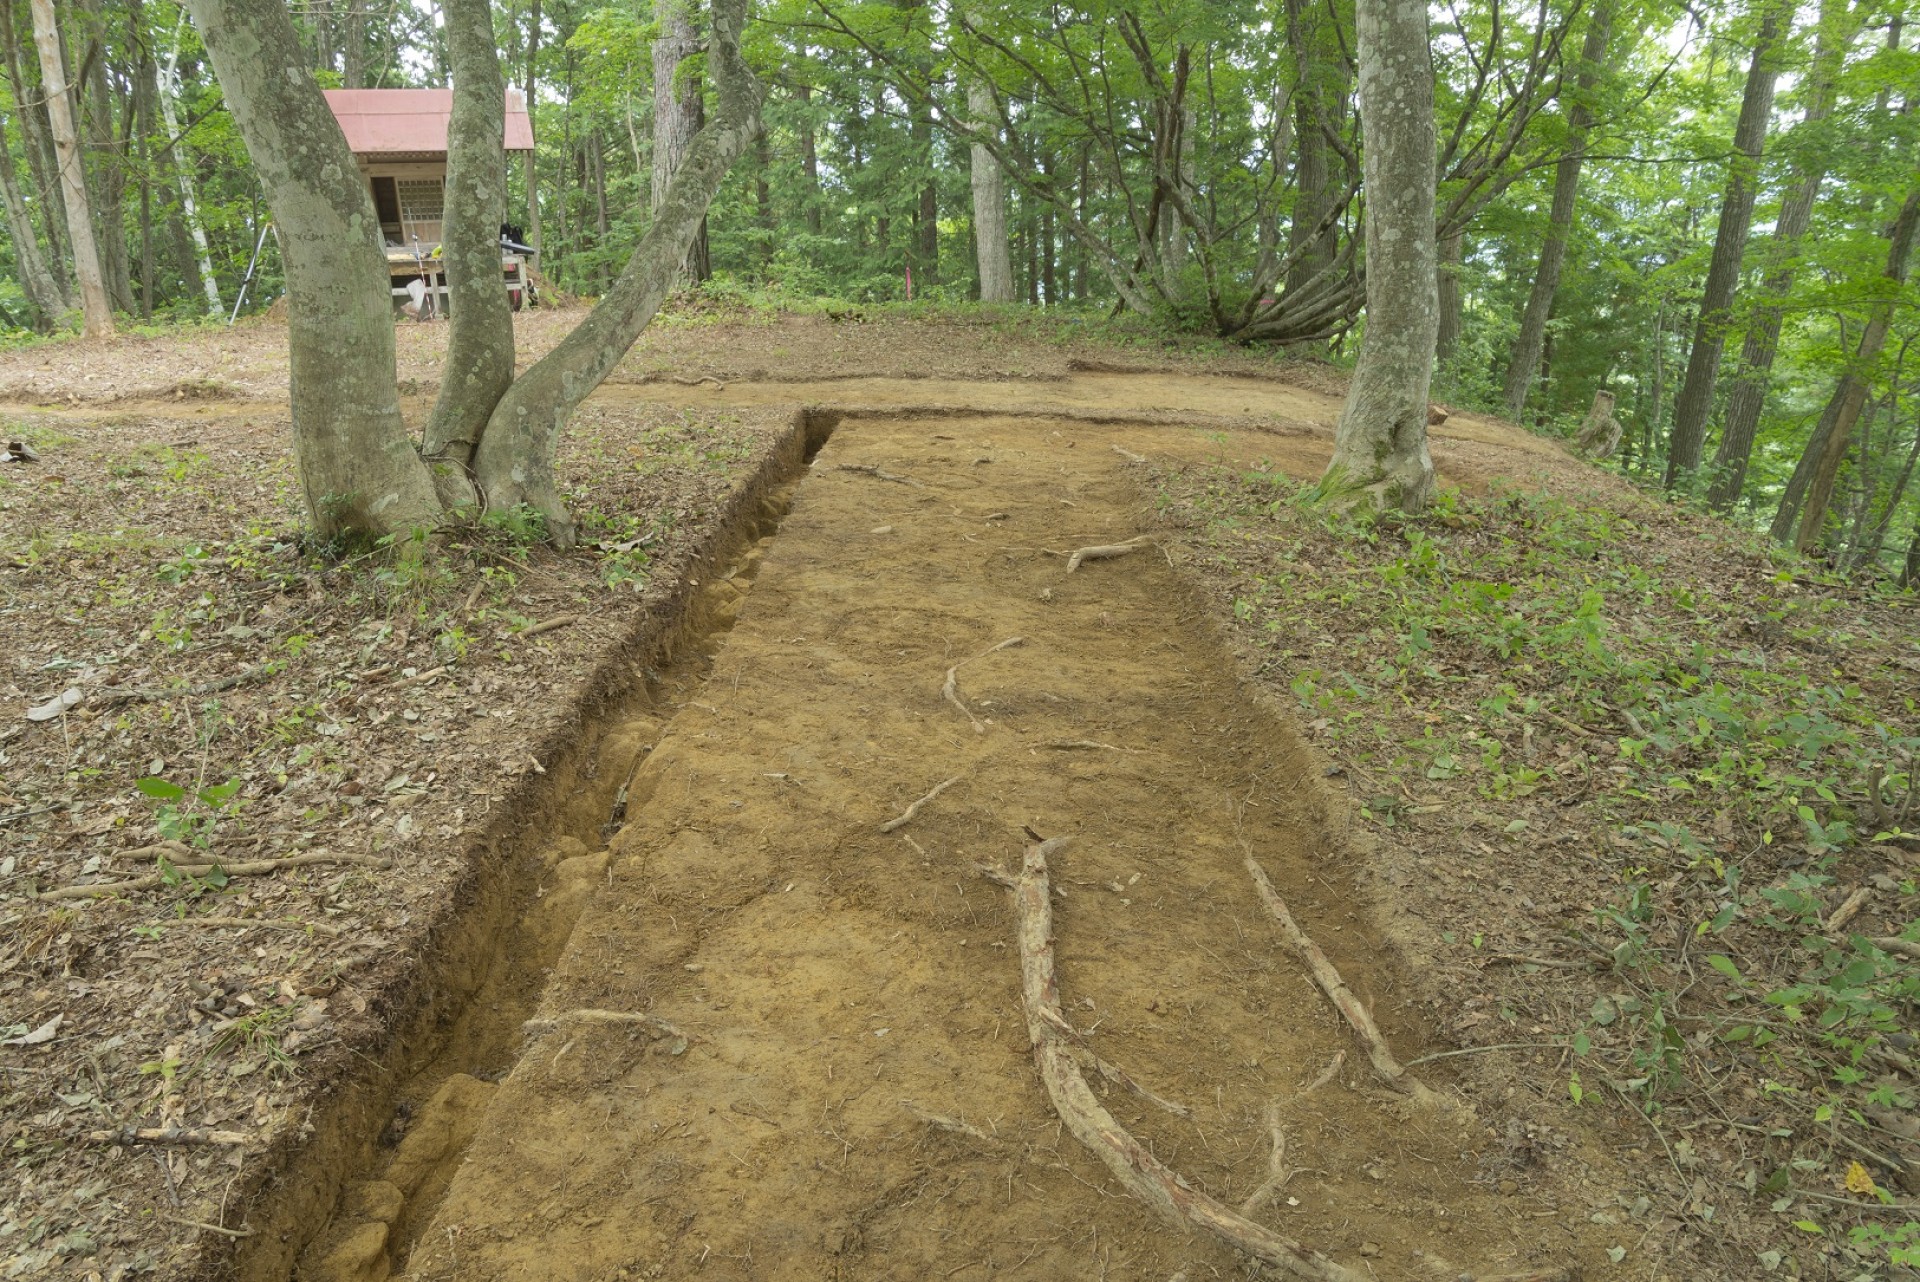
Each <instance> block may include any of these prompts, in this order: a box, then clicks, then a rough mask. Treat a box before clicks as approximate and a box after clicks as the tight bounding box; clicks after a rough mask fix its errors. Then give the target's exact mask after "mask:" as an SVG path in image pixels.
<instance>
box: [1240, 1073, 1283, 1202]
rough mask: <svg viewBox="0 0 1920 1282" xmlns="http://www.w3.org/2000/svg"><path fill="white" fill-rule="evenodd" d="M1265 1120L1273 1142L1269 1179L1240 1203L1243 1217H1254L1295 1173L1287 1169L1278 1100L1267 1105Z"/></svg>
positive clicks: (1268, 1172) (1268, 1169)
mask: <svg viewBox="0 0 1920 1282" xmlns="http://www.w3.org/2000/svg"><path fill="white" fill-rule="evenodd" d="M1265 1120H1266V1123H1267V1134H1268V1135H1269V1136H1271V1137H1272V1140H1273V1150H1272V1151H1271V1152H1269V1153H1268V1154H1267V1178H1266V1179H1265V1180H1263V1181H1261V1184H1260V1187H1259V1188H1257V1189H1255V1190H1254V1191H1253V1192H1251V1193H1249V1194H1247V1199H1246V1201H1244V1202H1242V1203H1240V1214H1242V1215H1252V1214H1253V1213H1254V1212H1255V1211H1257V1210H1259V1209H1260V1208H1261V1207H1263V1206H1265V1205H1266V1204H1267V1203H1268V1201H1270V1200H1271V1199H1272V1198H1273V1195H1274V1194H1276V1193H1278V1192H1279V1191H1280V1190H1281V1189H1282V1188H1285V1187H1286V1183H1287V1181H1288V1180H1290V1179H1292V1178H1293V1172H1292V1171H1291V1170H1289V1169H1287V1133H1286V1131H1285V1130H1283V1129H1282V1128H1281V1126H1280V1102H1279V1101H1278V1100H1275V1101H1273V1102H1272V1103H1270V1104H1268V1105H1267V1110H1266V1116H1265Z"/></svg>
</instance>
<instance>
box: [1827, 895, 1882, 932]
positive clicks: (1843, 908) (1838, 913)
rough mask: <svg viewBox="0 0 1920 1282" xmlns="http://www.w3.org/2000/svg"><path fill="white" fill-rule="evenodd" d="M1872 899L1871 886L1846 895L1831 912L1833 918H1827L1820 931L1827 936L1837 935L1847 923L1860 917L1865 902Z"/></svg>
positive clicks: (1865, 904)
mask: <svg viewBox="0 0 1920 1282" xmlns="http://www.w3.org/2000/svg"><path fill="white" fill-rule="evenodd" d="M1872 898H1873V888H1872V887H1871V886H1862V887H1860V889H1858V890H1856V891H1854V892H1853V893H1852V894H1851V895H1848V896H1847V897H1846V899H1845V901H1843V902H1842V903H1841V905H1840V906H1839V907H1838V908H1836V909H1834V910H1833V916H1831V917H1829V918H1827V922H1826V925H1825V926H1824V927H1822V930H1824V931H1825V933H1827V934H1829V935H1833V934H1837V933H1839V932H1840V931H1841V930H1843V929H1845V927H1846V925H1847V923H1848V922H1850V921H1852V920H1853V919H1854V918H1855V917H1858V916H1859V915H1860V910H1861V909H1862V908H1865V907H1866V906H1867V901H1868V900H1869V899H1872Z"/></svg>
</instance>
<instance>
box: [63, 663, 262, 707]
mask: <svg viewBox="0 0 1920 1282" xmlns="http://www.w3.org/2000/svg"><path fill="white" fill-rule="evenodd" d="M269 675H271V674H270V673H269V672H268V670H267V665H266V664H264V663H262V664H259V665H257V666H255V667H251V668H247V669H245V670H244V671H241V672H236V673H234V674H233V675H232V676H230V677H221V678H219V679H218V680H216V681H202V682H200V684H198V685H191V686H188V687H187V688H186V689H184V690H161V689H155V688H152V687H146V688H136V689H118V688H115V687H112V686H109V687H107V688H106V689H104V690H96V691H95V692H93V693H92V694H90V695H88V696H87V698H88V700H89V701H90V702H91V703H92V704H93V705H94V706H95V707H100V708H110V707H112V706H113V705H114V704H116V703H152V702H154V701H155V700H157V699H179V698H191V697H193V696H196V695H202V694H218V693H219V692H220V691H222V690H231V689H233V688H234V687H235V686H240V685H245V684H246V683H247V682H249V681H258V680H259V679H260V678H261V677H264V676H269Z"/></svg>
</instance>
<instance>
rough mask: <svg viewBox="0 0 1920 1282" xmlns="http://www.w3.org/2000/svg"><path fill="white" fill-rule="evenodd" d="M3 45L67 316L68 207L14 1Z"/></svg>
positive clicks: (2, 16) (0, 5)
mask: <svg viewBox="0 0 1920 1282" xmlns="http://www.w3.org/2000/svg"><path fill="white" fill-rule="evenodd" d="M0 45H4V46H5V50H4V52H5V55H6V64H7V83H8V85H10V86H11V87H12V89H13V102H14V108H15V110H16V111H18V112H19V115H18V117H17V119H18V120H19V122H20V133H21V137H22V141H23V142H24V143H25V144H26V145H25V147H24V150H25V151H26V153H27V174H28V175H29V176H30V177H31V178H32V179H33V191H34V195H35V196H36V197H37V198H38V200H39V202H40V222H41V226H42V229H43V230H44V231H45V232H46V237H47V259H46V261H47V270H48V271H49V272H50V273H51V274H52V276H53V283H54V286H55V287H56V288H57V289H58V290H59V291H60V312H61V314H62V315H65V314H66V313H68V312H71V311H73V310H74V298H73V291H72V290H71V289H69V288H68V287H67V271H66V262H67V249H66V232H65V224H64V219H63V215H64V209H63V207H62V203H61V196H60V185H59V179H58V178H57V177H56V175H57V174H58V173H59V172H60V165H59V162H58V161H57V160H56V159H55V157H54V150H53V131H52V130H51V129H50V128H49V127H48V123H47V107H46V100H45V99H46V96H45V95H44V94H43V93H41V92H40V91H39V87H38V86H37V85H35V86H33V87H31V88H29V86H28V81H27V74H26V65H25V61H24V58H23V55H22V46H21V43H20V31H19V27H18V25H17V24H16V23H15V22H14V14H13V0H0Z"/></svg>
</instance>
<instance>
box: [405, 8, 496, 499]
mask: <svg viewBox="0 0 1920 1282" xmlns="http://www.w3.org/2000/svg"><path fill="white" fill-rule="evenodd" d="M446 19H447V56H448V58H449V59H450V60H451V62H452V64H453V114H452V117H451V118H450V119H449V120H448V122H447V197H446V218H445V222H444V224H443V226H442V231H441V243H442V245H443V246H444V248H443V250H442V254H443V257H444V258H445V260H446V268H447V303H448V306H449V307H450V308H451V311H452V317H451V323H450V326H449V331H448V335H447V359H446V365H445V366H444V367H443V369H442V372H441V375H440V395H439V397H438V399H437V400H435V402H434V406H433V413H432V415H431V416H430V417H429V418H428V419H427V428H426V443H425V453H426V455H427V458H428V459H429V460H432V461H434V462H435V463H437V464H439V466H436V468H435V472H436V474H437V475H438V476H439V478H440V486H439V489H440V496H441V499H442V501H443V502H446V503H447V506H449V507H452V506H458V505H460V504H463V503H467V502H471V501H472V499H473V497H474V495H473V493H472V491H471V488H470V486H469V485H468V483H467V479H466V467H467V464H468V462H469V461H470V460H471V459H472V458H473V451H474V448H475V447H476V446H477V445H478V444H479V441H480V433H481V431H482V430H483V429H484V428H485V427H486V425H487V419H488V418H490V417H491V416H492V414H493V410H494V407H495V406H496V405H498V404H499V403H500V398H501V397H502V396H503V395H505V394H506V391H507V388H509V387H511V386H512V385H513V310H512V307H511V306H510V305H509V303H508V301H507V291H506V289H505V288H504V287H503V285H502V283H501V280H502V278H501V265H500V224H501V223H502V222H503V221H504V220H505V218H506V211H507V166H506V150H505V147H506V115H505V105H506V96H507V85H506V79H505V77H503V76H502V75H501V74H500V55H499V53H498V52H497V51H496V48H495V42H494V36H493V9H492V6H491V5H490V4H489V3H488V0H446Z"/></svg>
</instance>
